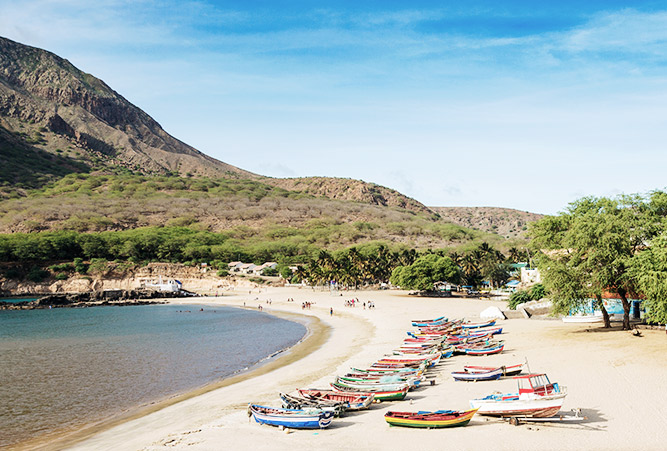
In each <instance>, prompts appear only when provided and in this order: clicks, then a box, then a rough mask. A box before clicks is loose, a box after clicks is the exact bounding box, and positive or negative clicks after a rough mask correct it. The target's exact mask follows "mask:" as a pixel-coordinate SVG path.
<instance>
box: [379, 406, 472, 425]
mask: <svg viewBox="0 0 667 451" xmlns="http://www.w3.org/2000/svg"><path fill="white" fill-rule="evenodd" d="M476 412H477V409H472V410H466V411H456V410H437V411H435V412H421V411H420V412H391V411H390V412H387V413H386V414H385V416H384V419H385V421H386V422H387V423H389V424H390V425H391V426H404V427H410V428H427V429H431V428H450V427H457V426H465V425H466V424H468V423H469V422H470V420H471V419H472V417H473V416H475V413H476Z"/></svg>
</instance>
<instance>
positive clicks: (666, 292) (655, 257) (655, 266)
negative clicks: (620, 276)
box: [629, 233, 667, 323]
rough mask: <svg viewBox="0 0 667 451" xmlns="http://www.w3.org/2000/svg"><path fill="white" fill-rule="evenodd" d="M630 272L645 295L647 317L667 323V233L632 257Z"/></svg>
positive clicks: (650, 319)
mask: <svg viewBox="0 0 667 451" xmlns="http://www.w3.org/2000/svg"><path fill="white" fill-rule="evenodd" d="M629 272H630V274H631V276H632V277H633V278H634V279H635V281H636V285H637V287H638V289H639V290H640V291H641V293H642V294H643V295H644V296H645V298H646V299H645V300H644V308H645V309H646V316H645V319H646V320H648V321H650V322H656V323H667V234H665V233H663V234H662V235H660V236H659V237H657V238H656V239H655V240H653V242H651V246H650V247H649V248H648V249H646V250H644V251H643V252H641V253H639V254H638V255H636V256H635V258H633V259H632V262H631V263H630V268H629Z"/></svg>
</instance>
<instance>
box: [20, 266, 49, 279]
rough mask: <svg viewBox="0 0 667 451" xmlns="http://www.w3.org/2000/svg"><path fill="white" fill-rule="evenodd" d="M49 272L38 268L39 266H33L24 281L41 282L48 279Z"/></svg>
mask: <svg viewBox="0 0 667 451" xmlns="http://www.w3.org/2000/svg"><path fill="white" fill-rule="evenodd" d="M49 274H50V273H49V272H48V271H46V270H44V269H42V268H40V267H39V266H34V267H33V268H32V269H31V270H30V271H29V272H28V275H26V279H28V280H29V281H31V282H41V281H43V280H44V279H46V278H47V277H49Z"/></svg>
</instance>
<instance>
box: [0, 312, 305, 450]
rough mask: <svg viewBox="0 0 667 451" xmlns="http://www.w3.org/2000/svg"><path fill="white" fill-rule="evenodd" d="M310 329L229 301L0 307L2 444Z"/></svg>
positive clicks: (135, 399) (227, 367) (108, 412)
mask: <svg viewBox="0 0 667 451" xmlns="http://www.w3.org/2000/svg"><path fill="white" fill-rule="evenodd" d="M305 334H306V327H305V326H303V325H302V324H299V323H295V322H292V321H287V320H284V319H281V318H277V317H274V316H271V315H269V314H266V313H263V312H259V311H253V310H245V309H237V308H230V307H211V306H196V305H187V306H183V305H171V304H167V305H143V306H123V307H115V306H109V307H91V308H81V309H78V308H58V309H44V310H0V448H3V447H5V446H10V445H13V444H14V445H15V444H17V443H20V442H23V441H26V440H30V439H35V438H39V437H42V436H46V435H50V434H53V433H56V432H58V431H60V430H72V429H76V428H78V427H81V426H83V425H87V424H91V423H94V422H97V421H100V420H104V419H107V418H111V417H113V416H115V415H118V414H120V413H123V412H126V411H128V410H131V409H133V408H136V407H139V406H142V405H146V404H149V403H152V402H155V401H159V400H162V399H165V398H168V397H170V396H173V395H177V394H181V393H185V392H188V391H191V390H194V389H197V388H200V387H202V386H205V385H207V384H209V383H212V382H216V381H219V380H222V379H224V378H227V377H230V376H232V375H234V374H236V373H239V372H241V371H243V370H245V369H248V368H251V367H253V366H255V365H258V364H260V362H263V361H266V359H267V358H268V357H269V356H273V355H275V354H276V352H278V351H280V350H283V349H285V348H288V347H290V346H292V345H294V344H296V343H297V342H298V341H299V340H301V339H302V338H303V337H304V335H305ZM248 401H251V400H248Z"/></svg>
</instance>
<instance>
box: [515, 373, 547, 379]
mask: <svg viewBox="0 0 667 451" xmlns="http://www.w3.org/2000/svg"><path fill="white" fill-rule="evenodd" d="M535 376H546V374H545V373H530V374H522V375H521V376H514V379H530V378H531V377H535Z"/></svg>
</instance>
